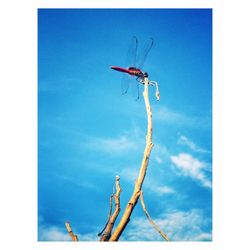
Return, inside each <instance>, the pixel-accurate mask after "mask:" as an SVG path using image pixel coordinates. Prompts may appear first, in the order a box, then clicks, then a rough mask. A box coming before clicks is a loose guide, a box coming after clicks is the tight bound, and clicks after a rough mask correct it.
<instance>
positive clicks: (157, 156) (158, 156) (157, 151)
mask: <svg viewBox="0 0 250 250" xmlns="http://www.w3.org/2000/svg"><path fill="white" fill-rule="evenodd" d="M169 155H170V154H169V152H168V150H167V148H166V147H165V146H164V145H162V144H160V143H155V144H154V148H153V151H152V157H153V160H155V161H156V162H157V163H158V164H162V163H164V162H165V161H166V159H167V158H168V157H169Z"/></svg>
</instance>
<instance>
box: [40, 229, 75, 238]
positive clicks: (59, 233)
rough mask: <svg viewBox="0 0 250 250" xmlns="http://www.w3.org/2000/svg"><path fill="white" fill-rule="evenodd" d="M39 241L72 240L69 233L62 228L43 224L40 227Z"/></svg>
mask: <svg viewBox="0 0 250 250" xmlns="http://www.w3.org/2000/svg"><path fill="white" fill-rule="evenodd" d="M38 238H39V241H71V238H70V236H69V234H68V233H67V231H66V228H65V230H62V229H61V228H58V227H55V226H51V227H45V226H42V227H41V228H40V229H39V237H38Z"/></svg>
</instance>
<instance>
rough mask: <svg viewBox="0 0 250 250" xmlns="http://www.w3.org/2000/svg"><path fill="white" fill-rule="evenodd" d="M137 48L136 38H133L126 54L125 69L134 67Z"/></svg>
mask: <svg viewBox="0 0 250 250" xmlns="http://www.w3.org/2000/svg"><path fill="white" fill-rule="evenodd" d="M137 47H138V39H137V37H136V36H133V37H132V39H131V42H130V46H129V49H128V53H127V58H126V61H125V65H126V67H135V65H136V56H137Z"/></svg>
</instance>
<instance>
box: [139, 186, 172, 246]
mask: <svg viewBox="0 0 250 250" xmlns="http://www.w3.org/2000/svg"><path fill="white" fill-rule="evenodd" d="M142 193H143V191H141V195H140V200H141V205H142V209H143V211H144V212H145V214H146V216H147V217H148V220H149V222H150V223H151V225H152V226H153V227H154V229H155V230H156V231H157V232H158V233H159V234H160V235H161V236H162V237H163V239H165V240H166V241H169V238H168V237H167V235H166V234H165V233H164V232H163V231H162V230H161V229H160V228H159V227H158V226H157V225H156V224H155V223H154V221H153V220H152V219H151V217H150V215H149V213H148V211H147V209H146V206H145V202H144V199H143V194H142Z"/></svg>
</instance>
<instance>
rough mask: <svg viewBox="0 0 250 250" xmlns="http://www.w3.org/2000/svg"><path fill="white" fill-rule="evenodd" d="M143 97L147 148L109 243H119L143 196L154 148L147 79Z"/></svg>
mask: <svg viewBox="0 0 250 250" xmlns="http://www.w3.org/2000/svg"><path fill="white" fill-rule="evenodd" d="M143 97H144V102H145V106H146V111H147V120H148V128H147V135H146V146H145V150H144V155H143V159H142V163H141V168H140V172H139V175H138V178H137V180H136V182H135V187H134V192H133V194H132V196H131V198H130V200H129V202H128V205H127V207H126V209H125V211H124V214H123V216H122V218H121V220H120V222H119V224H118V226H117V228H116V229H115V231H114V233H113V234H112V236H111V237H110V239H109V241H118V240H119V237H120V236H121V234H122V232H123V231H124V229H125V227H126V225H127V224H128V222H129V220H130V215H131V214H132V212H133V209H134V207H135V205H136V203H137V201H138V198H139V196H140V194H141V188H142V184H143V181H144V178H145V176H146V171H147V167H148V161H149V156H150V152H151V150H152V148H153V143H152V112H151V108H150V103H149V98H148V78H147V77H144V91H143Z"/></svg>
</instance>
